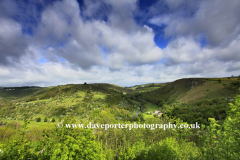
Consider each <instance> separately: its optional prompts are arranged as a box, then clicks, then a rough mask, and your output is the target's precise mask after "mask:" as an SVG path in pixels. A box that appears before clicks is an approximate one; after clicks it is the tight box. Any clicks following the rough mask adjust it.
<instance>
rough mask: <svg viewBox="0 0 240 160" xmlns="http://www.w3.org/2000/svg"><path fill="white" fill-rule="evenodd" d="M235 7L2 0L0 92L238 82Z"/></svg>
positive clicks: (211, 1)
mask: <svg viewBox="0 0 240 160" xmlns="http://www.w3.org/2000/svg"><path fill="white" fill-rule="evenodd" d="M239 8H240V1H239V0H229V1H226V0H198V1H196V0H0V86H30V85H35V86H52V85H62V84H69V83H74V84H81V83H84V82H87V83H112V84H117V85H120V86H133V85H136V84H144V83H160V82H169V81H174V80H176V79H180V78H188V77H227V76H231V75H239V74H240V9H239Z"/></svg>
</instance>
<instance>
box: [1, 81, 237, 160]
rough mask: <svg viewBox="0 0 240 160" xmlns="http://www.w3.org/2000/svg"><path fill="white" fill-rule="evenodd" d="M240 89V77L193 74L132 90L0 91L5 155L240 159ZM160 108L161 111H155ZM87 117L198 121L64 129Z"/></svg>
mask: <svg viewBox="0 0 240 160" xmlns="http://www.w3.org/2000/svg"><path fill="white" fill-rule="evenodd" d="M220 82H221V83H220ZM239 87H240V83H239V81H238V79H237V78H208V79H206V78H199V79H196V78H194V79H181V80H177V81H175V82H172V83H166V84H147V85H144V87H143V86H142V85H141V86H135V87H130V88H124V87H120V86H116V85H112V84H87V83H86V84H82V85H73V84H69V85H64V86H56V87H47V88H39V87H35V89H34V87H27V88H24V89H23V88H17V89H18V90H17V89H14V90H6V89H5V90H4V89H2V90H1V91H0V96H1V97H0V117H1V118H0V159H13V160H14V159H93V160H95V159H99V160H104V159H110V160H111V159H122V160H141V159H143V160H145V159H203V160H205V159H206V160H208V159H219V160H221V159H239V157H240V149H239V148H240V141H239V136H240V135H239V133H240V127H239V123H240V96H237V94H238V93H239V90H238V89H237V88H239ZM10 89H13V88H10ZM236 89H237V90H236ZM207 90H208V91H207ZM9 91H11V92H12V93H11V94H10V93H9ZM21 92H24V93H23V95H21ZM157 110H160V111H161V112H162V113H163V114H161V116H156V114H155V116H154V113H153V112H154V111H157ZM136 112H138V116H137V115H136ZM155 113H156V112H155ZM90 122H91V124H119V123H120V124H132V125H134V124H135V125H136V124H138V125H144V124H168V123H169V122H170V123H171V124H176V125H180V124H185V125H186V124H189V125H190V124H196V122H198V124H201V127H200V128H176V129H175V130H174V129H166V130H164V129H161V128H157V129H153V128H152V129H151V128H142V129H140V128H138V129H131V130H130V129H129V128H109V129H107V130H105V128H101V127H100V128H97V127H96V126H95V127H92V128H91V129H85V128H79V127H78V128H73V127H70V128H66V127H59V125H60V126H61V125H63V126H66V124H79V125H80V124H83V125H84V126H87V125H88V124H89V123H90Z"/></svg>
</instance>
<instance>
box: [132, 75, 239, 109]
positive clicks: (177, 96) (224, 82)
mask: <svg viewBox="0 0 240 160" xmlns="http://www.w3.org/2000/svg"><path fill="white" fill-rule="evenodd" d="M239 87H240V81H239V80H238V78H230V77H229V78H185V79H179V80H176V81H174V82H171V83H166V84H165V85H163V86H162V87H160V88H158V89H156V90H153V91H147V92H143V93H141V92H135V93H134V94H130V95H129V96H130V97H131V98H132V99H135V100H139V99H144V100H147V101H149V102H152V103H154V104H157V105H162V103H163V102H170V101H174V100H178V101H180V102H188V103H196V102H198V101H200V100H204V99H215V98H227V99H232V98H233V97H235V96H236V95H237V94H239V93H240V92H239V90H238V88H239Z"/></svg>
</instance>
